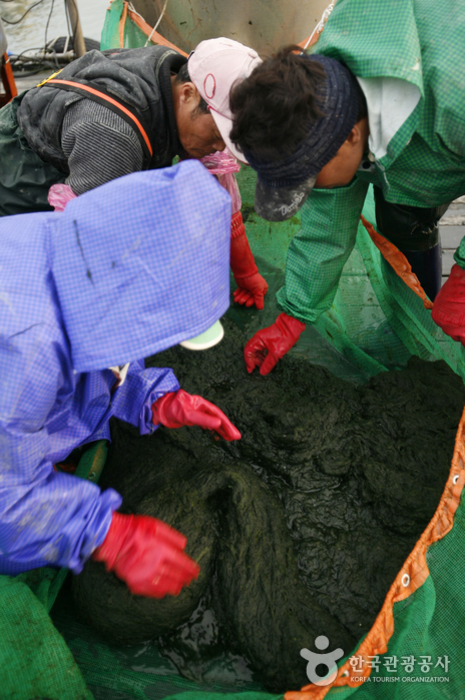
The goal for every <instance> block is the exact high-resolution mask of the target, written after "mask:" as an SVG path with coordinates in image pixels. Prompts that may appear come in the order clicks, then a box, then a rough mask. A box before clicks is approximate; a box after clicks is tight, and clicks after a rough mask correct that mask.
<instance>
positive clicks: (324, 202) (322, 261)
mask: <svg viewBox="0 0 465 700" xmlns="http://www.w3.org/2000/svg"><path fill="white" fill-rule="evenodd" d="M367 189H368V184H367V183H366V182H363V181H362V180H357V179H356V180H354V182H353V183H352V184H351V185H349V186H348V187H340V188H335V189H327V190H324V189H317V190H313V192H312V193H311V194H310V196H309V198H308V200H307V202H306V203H305V205H304V206H303V207H302V213H301V223H302V228H301V230H300V231H299V233H298V234H297V235H296V236H294V238H293V239H292V241H291V244H290V246H289V250H288V254H287V260H286V272H285V275H286V276H285V286H284V287H283V288H282V289H280V291H279V292H278V294H277V302H278V307H279V308H280V309H281V310H282V312H283V313H282V314H280V316H278V319H277V321H276V322H275V323H274V324H273V325H272V326H270V327H269V328H264V329H262V330H260V331H258V332H257V333H256V334H255V335H254V336H253V337H252V338H251V339H250V340H249V341H248V342H247V344H246V346H245V349H244V359H245V363H246V366H247V369H248V371H249V372H252V371H253V369H254V368H255V367H259V368H260V372H261V374H268V372H270V371H271V370H272V369H273V367H274V366H275V365H276V363H277V362H278V360H279V359H281V358H282V357H283V356H284V355H285V354H286V353H287V352H288V351H289V350H290V349H291V348H292V347H293V346H294V345H295V343H296V342H297V340H298V339H299V337H300V335H301V333H302V332H303V330H304V329H305V325H306V324H307V323H315V322H316V321H317V319H318V318H319V316H321V314H323V313H324V312H325V311H327V310H328V309H329V308H330V307H331V304H332V303H333V300H334V297H335V294H336V291H337V287H338V284H339V280H340V277H341V274H342V270H343V267H344V265H345V264H346V262H347V260H348V258H349V255H350V254H351V252H352V250H353V247H354V245H355V239H356V235H357V227H358V222H359V219H360V214H361V212H362V209H363V203H364V201H365V197H366V193H367ZM268 356H269V357H268ZM267 358H268V359H267Z"/></svg>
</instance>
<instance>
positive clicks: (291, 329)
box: [244, 313, 305, 376]
mask: <svg viewBox="0 0 465 700" xmlns="http://www.w3.org/2000/svg"><path fill="white" fill-rule="evenodd" d="M304 330H305V323H302V321H299V320H298V319H297V318H294V317H293V316H288V315H287V314H284V313H283V314H279V316H278V318H277V319H276V321H275V322H274V323H273V325H272V326H269V327H268V328H263V329H262V330H261V331H257V332H256V333H255V335H254V336H252V338H250V340H249V341H248V342H247V343H246V346H245V348H244V360H245V364H246V367H247V372H248V373H249V374H250V372H253V370H254V369H255V367H260V374H261V375H262V376H265V374H269V372H271V370H272V369H273V367H274V366H275V365H276V364H277V362H278V360H280V359H281V358H282V357H284V355H285V354H286V353H287V352H289V350H290V349H291V348H292V346H293V345H295V344H296V343H297V341H298V340H299V337H300V334H301V333H302V332H303V331H304Z"/></svg>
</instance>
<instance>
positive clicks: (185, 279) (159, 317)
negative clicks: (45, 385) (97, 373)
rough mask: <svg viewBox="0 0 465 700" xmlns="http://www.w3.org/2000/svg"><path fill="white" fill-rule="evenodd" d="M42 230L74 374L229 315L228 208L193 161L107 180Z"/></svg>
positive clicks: (156, 347)
mask: <svg viewBox="0 0 465 700" xmlns="http://www.w3.org/2000/svg"><path fill="white" fill-rule="evenodd" d="M124 203H126V205H125V204H124ZM38 216H43V215H38ZM38 221H39V219H38ZM47 223H48V226H49V233H50V237H49V244H50V258H49V259H50V261H51V270H52V274H53V278H54V281H55V286H56V290H57V294H58V301H59V306H60V308H61V312H62V318H63V324H64V326H65V329H66V332H67V335H68V338H69V341H70V345H71V355H72V362H73V368H74V370H75V371H76V372H86V371H90V370H97V369H103V368H105V367H110V366H113V365H121V364H123V363H125V362H128V361H132V360H136V359H140V358H143V357H148V356H149V355H152V354H154V353H156V352H160V351H162V350H165V349H166V348H168V347H170V346H172V345H175V344H177V343H179V342H181V341H183V340H187V339H189V338H192V337H194V336H196V335H198V334H199V333H202V332H203V331H205V330H206V329H207V328H208V327H209V326H211V325H212V324H213V323H214V322H215V321H216V320H217V319H219V318H220V317H221V316H222V315H223V314H224V312H225V311H226V309H227V308H228V306H229V249H230V227H231V199H230V197H229V195H228V194H227V193H226V191H225V190H224V188H222V187H221V186H220V185H219V184H218V182H217V181H216V179H215V178H214V177H213V176H212V175H211V174H210V173H209V172H208V171H207V170H206V168H204V166H203V165H201V164H200V163H199V162H197V161H193V160H189V161H185V162H182V163H180V164H178V165H176V166H174V167H170V168H164V169H160V170H152V171H145V172H139V173H132V174H131V175H127V176H125V177H122V178H119V179H117V180H114V181H112V182H110V183H108V184H106V185H103V186H101V187H98V188H96V189H94V190H92V191H90V192H87V193H86V194H84V195H81V196H80V197H78V198H76V199H75V200H73V201H71V202H70V203H69V204H68V205H67V207H66V209H65V211H64V212H63V213H62V214H52V215H48V216H47Z"/></svg>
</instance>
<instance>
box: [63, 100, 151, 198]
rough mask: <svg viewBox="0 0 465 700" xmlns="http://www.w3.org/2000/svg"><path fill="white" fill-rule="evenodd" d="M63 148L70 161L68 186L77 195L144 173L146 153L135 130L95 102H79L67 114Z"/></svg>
mask: <svg viewBox="0 0 465 700" xmlns="http://www.w3.org/2000/svg"><path fill="white" fill-rule="evenodd" d="M61 146H62V148H63V152H64V154H65V156H66V158H67V159H68V167H69V176H68V177H67V179H66V184H67V185H69V186H70V187H71V189H72V191H73V192H74V194H76V195H79V194H83V193H84V192H87V190H91V189H93V188H94V187H98V186H99V185H103V184H104V183H105V182H109V181H110V180H114V179H115V178H117V177H121V176H122V175H127V174H129V173H132V172H135V171H137V170H141V169H142V165H143V153H142V148H141V145H140V142H139V138H138V136H137V135H136V133H135V131H134V129H133V128H132V127H131V126H130V125H129V124H128V123H127V122H126V121H125V120H124V119H122V118H121V117H120V116H119V115H117V114H115V113H114V112H113V111H111V110H110V109H108V108H107V107H104V106H103V105H101V104H99V103H97V102H93V101H92V100H87V99H83V100H79V102H76V103H74V104H73V105H72V106H71V107H70V108H69V109H68V110H67V112H66V115H65V118H64V120H63V128H62V134H61Z"/></svg>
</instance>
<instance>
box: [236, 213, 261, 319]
mask: <svg viewBox="0 0 465 700" xmlns="http://www.w3.org/2000/svg"><path fill="white" fill-rule="evenodd" d="M230 263H231V270H232V273H233V275H234V279H235V280H236V284H237V287H238V288H237V289H236V290H234V292H233V299H234V301H235V302H236V303H237V304H245V306H247V307H249V306H253V304H255V306H256V307H257V309H263V306H264V304H265V294H266V293H267V291H268V284H267V282H266V280H265V279H264V278H263V277H262V276H261V274H260V273H259V271H258V267H257V266H256V264H255V260H254V257H253V253H252V251H251V250H250V245H249V241H248V240H247V236H246V233H245V227H244V222H243V221H242V214H241V212H240V211H238V212H236V213H235V214H233V215H232V218H231V259H230Z"/></svg>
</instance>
